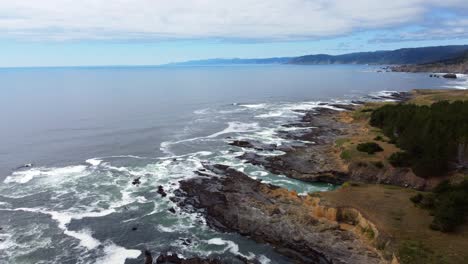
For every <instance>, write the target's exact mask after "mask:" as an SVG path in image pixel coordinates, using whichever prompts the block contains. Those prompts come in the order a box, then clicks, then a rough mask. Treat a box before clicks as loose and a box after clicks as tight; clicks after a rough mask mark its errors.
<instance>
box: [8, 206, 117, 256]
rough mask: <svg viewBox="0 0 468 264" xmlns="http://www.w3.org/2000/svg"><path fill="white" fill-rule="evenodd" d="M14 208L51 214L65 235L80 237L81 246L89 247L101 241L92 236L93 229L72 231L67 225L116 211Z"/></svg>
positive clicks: (97, 244) (93, 246)
mask: <svg viewBox="0 0 468 264" xmlns="http://www.w3.org/2000/svg"><path fill="white" fill-rule="evenodd" d="M14 210H15V211H25V212H33V213H42V214H47V215H50V216H51V218H52V219H53V220H55V221H57V223H58V228H60V229H62V230H63V233H64V234H65V235H67V236H70V237H73V238H76V239H78V240H79V242H80V246H82V247H85V248H87V249H93V248H96V247H97V246H99V245H100V244H101V243H100V242H99V240H97V239H95V238H94V237H93V236H92V234H91V231H89V230H80V231H72V230H68V228H67V225H68V224H69V223H70V222H71V221H72V219H83V218H87V217H102V216H105V215H109V214H111V213H113V212H115V210H114V209H108V210H103V211H101V212H75V213H71V212H56V211H49V210H45V209H39V208H16V209H14Z"/></svg>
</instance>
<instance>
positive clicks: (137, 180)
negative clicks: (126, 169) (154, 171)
mask: <svg viewBox="0 0 468 264" xmlns="http://www.w3.org/2000/svg"><path fill="white" fill-rule="evenodd" d="M140 178H141V177H138V178H136V179H134V180H133V181H132V184H133V185H139V184H140V183H141V181H140Z"/></svg>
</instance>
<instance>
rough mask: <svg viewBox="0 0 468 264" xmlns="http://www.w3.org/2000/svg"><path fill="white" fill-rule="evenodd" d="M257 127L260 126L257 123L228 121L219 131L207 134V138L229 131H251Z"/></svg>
mask: <svg viewBox="0 0 468 264" xmlns="http://www.w3.org/2000/svg"><path fill="white" fill-rule="evenodd" d="M259 129H260V127H259V126H258V123H242V122H229V123H228V127H227V128H225V129H223V130H221V131H219V132H216V133H214V134H211V135H209V136H207V138H215V137H219V136H221V135H224V134H229V133H245V132H253V131H257V130H259Z"/></svg>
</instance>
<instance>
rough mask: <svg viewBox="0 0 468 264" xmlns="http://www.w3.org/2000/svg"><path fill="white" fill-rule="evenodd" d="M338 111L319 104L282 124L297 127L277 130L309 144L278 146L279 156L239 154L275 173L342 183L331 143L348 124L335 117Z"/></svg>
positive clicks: (342, 171)
mask: <svg viewBox="0 0 468 264" xmlns="http://www.w3.org/2000/svg"><path fill="white" fill-rule="evenodd" d="M349 107H352V106H349ZM337 113H338V112H337V111H336V110H332V109H328V108H318V109H316V110H314V111H309V112H306V113H305V115H304V116H303V118H302V119H301V122H299V123H295V124H289V125H284V126H285V127H288V128H298V129H293V130H291V129H289V130H285V131H280V132H279V134H280V135H281V136H282V137H284V138H287V139H293V140H298V141H301V142H304V141H308V142H310V143H309V144H304V143H303V144H301V145H295V146H282V147H281V148H278V149H281V150H282V151H284V152H285V154H284V155H280V156H268V157H267V156H260V155H257V154H255V153H249V152H247V153H244V154H243V155H241V156H239V158H240V159H243V160H246V161H247V162H249V163H252V164H254V165H260V166H263V167H264V168H265V169H267V170H269V171H270V172H272V173H274V174H283V175H286V176H288V177H291V178H294V179H298V180H303V181H308V182H327V183H333V184H341V183H343V182H345V181H346V180H347V175H346V171H345V169H344V168H343V164H341V160H340V159H338V158H337V157H336V156H337V155H336V153H334V152H333V150H332V148H331V147H330V146H332V145H333V144H334V142H335V140H336V138H337V137H338V136H340V135H343V134H344V133H345V132H346V131H347V129H349V125H348V124H344V123H342V122H340V121H338V120H337V119H336V118H337Z"/></svg>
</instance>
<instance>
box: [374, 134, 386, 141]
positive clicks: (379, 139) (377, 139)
mask: <svg viewBox="0 0 468 264" xmlns="http://www.w3.org/2000/svg"><path fill="white" fill-rule="evenodd" d="M374 140H375V141H385V140H384V138H383V137H382V136H380V135H378V136H376V137H375V138H374Z"/></svg>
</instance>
